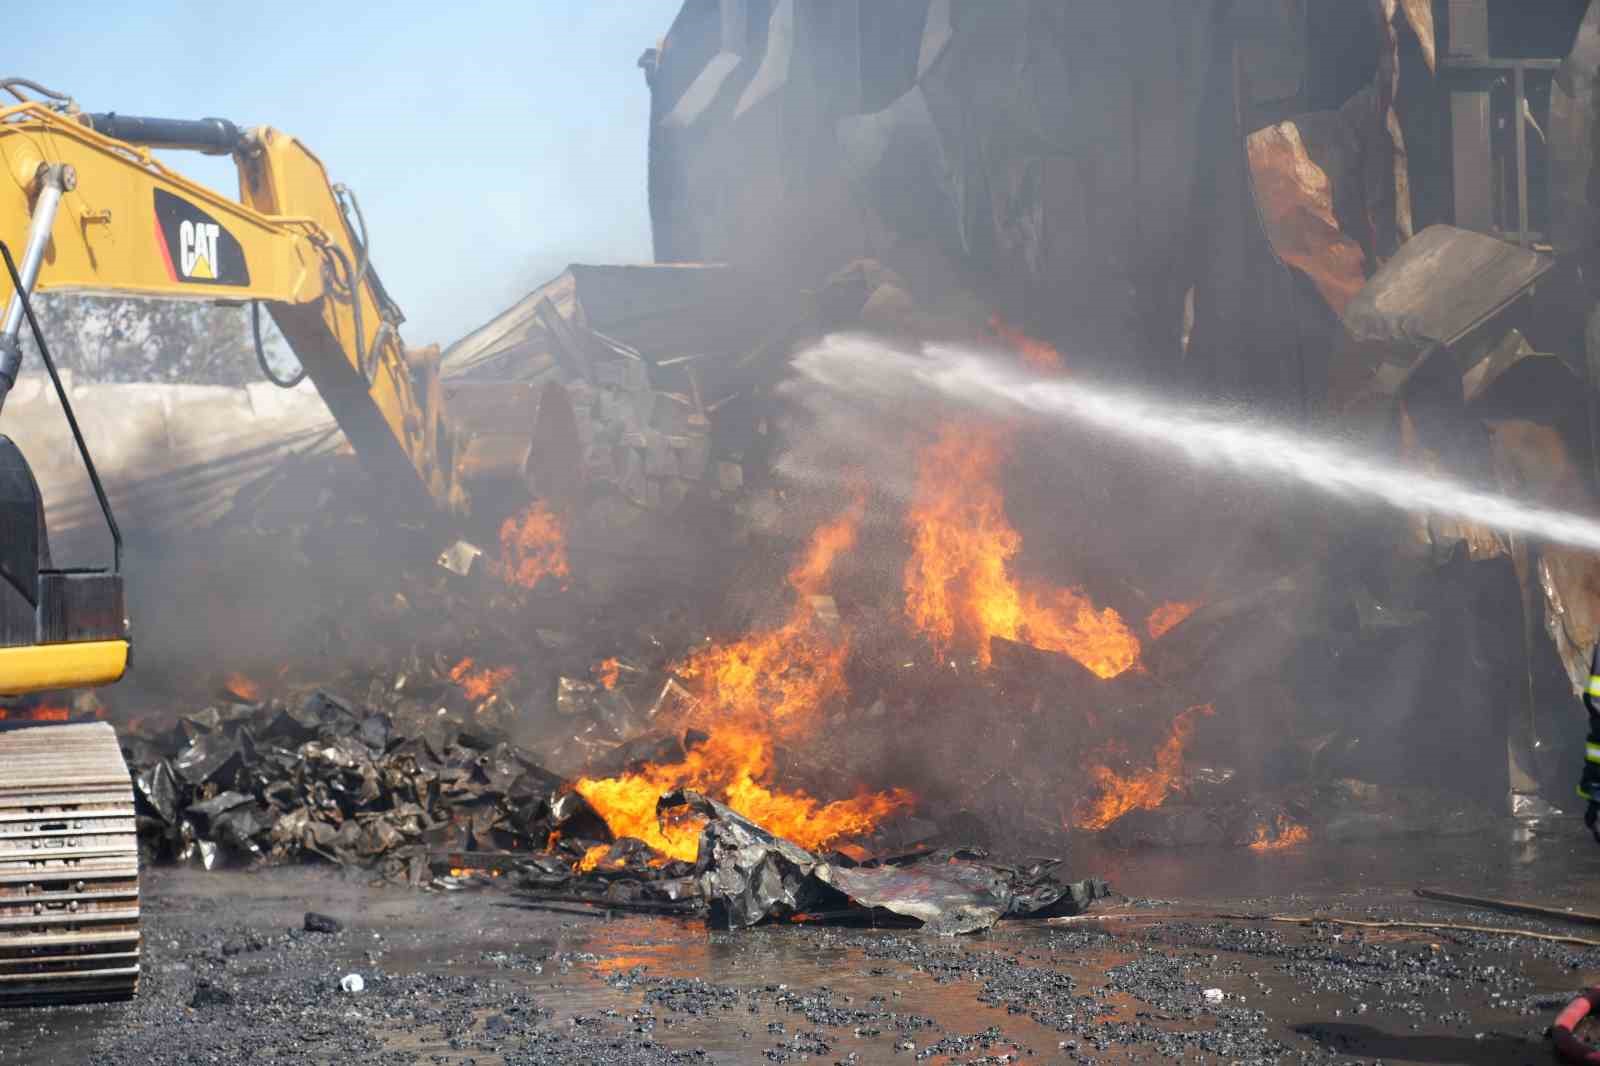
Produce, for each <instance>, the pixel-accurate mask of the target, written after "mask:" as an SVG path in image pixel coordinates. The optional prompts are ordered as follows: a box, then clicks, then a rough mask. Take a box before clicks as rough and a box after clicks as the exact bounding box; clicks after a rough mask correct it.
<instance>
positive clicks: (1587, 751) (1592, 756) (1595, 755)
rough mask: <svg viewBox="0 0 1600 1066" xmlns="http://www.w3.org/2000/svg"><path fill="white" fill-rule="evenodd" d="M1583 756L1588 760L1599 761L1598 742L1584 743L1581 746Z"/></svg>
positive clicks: (1599, 749)
mask: <svg viewBox="0 0 1600 1066" xmlns="http://www.w3.org/2000/svg"><path fill="white" fill-rule="evenodd" d="M1583 757H1584V759H1585V760H1587V761H1588V762H1600V744H1594V743H1589V744H1585V745H1584V746H1583Z"/></svg>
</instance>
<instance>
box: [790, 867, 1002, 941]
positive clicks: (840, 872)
mask: <svg viewBox="0 0 1600 1066" xmlns="http://www.w3.org/2000/svg"><path fill="white" fill-rule="evenodd" d="M815 873H816V877H817V879H818V880H820V881H822V882H823V883H824V884H828V885H832V886H833V887H834V888H837V889H838V890H839V891H840V892H843V893H844V894H845V895H846V896H849V897H850V899H851V900H852V901H854V902H856V903H858V904H860V905H862V906H864V907H881V908H883V909H884V910H886V911H890V912H892V913H894V914H899V915H903V916H904V917H907V918H915V919H917V920H918V921H920V922H922V923H923V927H924V928H926V929H927V930H928V931H929V932H931V933H938V934H940V935H941V936H957V935H960V934H962V933H975V932H977V931H979V930H981V929H987V928H989V927H990V926H991V925H993V924H994V923H995V922H998V921H999V920H1000V918H1001V917H1002V916H1003V915H1004V914H1005V913H1006V910H1007V909H1008V908H1009V907H1010V906H1011V887H1010V885H1008V884H1007V883H1006V880H1005V878H1004V877H1002V876H1001V875H1000V874H999V873H998V872H997V871H996V870H994V869H993V868H992V867H988V866H981V865H979V864H977V863H972V862H957V861H952V862H948V863H942V864H938V865H935V864H931V863H917V864H915V865H912V866H905V867H900V866H878V867H872V868H856V869H849V868H846V867H841V866H832V865H829V864H827V863H823V864H821V865H820V866H818V867H817V868H816V871H815Z"/></svg>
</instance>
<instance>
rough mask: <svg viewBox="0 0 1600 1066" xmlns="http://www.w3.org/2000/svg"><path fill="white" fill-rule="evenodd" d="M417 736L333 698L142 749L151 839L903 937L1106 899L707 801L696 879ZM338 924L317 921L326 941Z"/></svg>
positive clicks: (485, 758) (684, 797)
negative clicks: (921, 929)
mask: <svg viewBox="0 0 1600 1066" xmlns="http://www.w3.org/2000/svg"><path fill="white" fill-rule="evenodd" d="M407 725H409V726H410V728H406V727H405V726H404V725H397V724H396V722H395V721H394V720H393V718H391V717H390V716H389V715H388V714H386V713H383V712H372V711H363V710H360V709H357V708H354V707H352V706H351V705H349V704H347V703H345V702H344V701H342V700H339V699H337V698H335V697H333V696H330V695H328V694H327V693H324V692H320V691H319V692H316V693H313V694H312V695H311V696H310V697H308V698H307V699H306V700H305V701H304V702H303V703H302V704H300V705H299V706H296V707H289V706H286V705H284V704H282V703H277V702H269V703H264V704H257V705H247V704H234V705H230V706H228V707H226V708H216V707H213V708H208V709H207V710H206V711H204V712H202V713H199V714H194V715H189V716H186V717H184V718H182V719H181V720H180V721H179V723H178V725H177V726H176V727H174V728H172V729H169V730H166V731H162V732H157V733H154V734H148V733H145V732H142V731H139V732H134V733H132V734H131V735H129V736H127V737H126V738H125V743H126V745H127V751H128V753H129V754H130V755H131V756H132V759H133V763H134V766H135V774H134V776H135V785H136V796H137V803H138V824H139V829H140V833H141V839H142V841H143V843H144V844H145V846H146V847H147V848H148V849H150V851H151V852H153V854H154V856H155V857H157V858H160V859H167V860H175V861H182V862H194V863H197V864H199V865H202V866H204V867H205V868H207V869H212V868H216V867H218V866H222V865H226V864H237V863H253V862H288V861H296V860H303V859H309V858H319V859H322V860H326V861H328V862H332V863H336V864H341V865H346V866H351V867H359V868H363V869H372V870H374V871H376V872H377V873H378V874H379V875H380V876H382V877H385V878H388V879H394V880H404V881H407V882H409V883H411V884H413V885H418V886H421V885H429V884H436V885H439V886H443V887H458V886H459V885H460V884H461V883H462V882H463V881H464V880H465V879H470V878H474V877H476V876H479V875H488V876H490V877H500V876H503V875H511V876H508V877H507V881H508V882H511V883H513V884H514V885H516V886H517V887H518V888H519V889H520V890H522V891H523V892H524V893H525V894H526V895H528V896H529V898H532V899H534V900H537V901H544V902H573V903H591V904H599V905H603V906H606V907H611V908H617V907H631V908H633V909H640V910H646V911H650V910H656V911H665V912H667V913H699V912H702V911H704V912H706V913H707V914H708V917H709V919H710V920H711V921H713V922H714V923H718V924H722V925H726V926H729V927H742V926H748V925H754V924H756V923H758V922H762V921H767V920H792V921H807V920H811V921H822V920H851V921H877V920H890V919H889V916H894V915H898V916H900V917H901V918H905V919H912V920H916V921H920V922H922V923H924V924H925V925H926V926H927V927H928V928H929V929H930V930H932V931H935V932H939V933H943V934H952V935H953V934H958V933H966V932H972V931H976V930H979V929H983V928H987V927H988V926H989V925H992V924H993V923H994V922H996V921H998V920H1000V919H1002V918H1043V917H1050V916H1054V915H1060V914H1076V913H1079V912H1080V911H1081V910H1083V909H1084V908H1085V907H1087V906H1088V905H1089V904H1090V903H1092V902H1093V901H1094V900H1096V899H1099V898H1102V897H1104V896H1105V895H1106V894H1107V891H1108V889H1107V887H1106V885H1105V884H1104V882H1099V881H1094V880H1088V881H1078V882H1070V883H1069V882H1066V881H1063V880H1061V879H1060V878H1059V876H1058V871H1059V866H1060V864H1059V863H1058V862H1047V863H1034V864H1032V865H1030V866H1027V867H1013V866H1007V865H1003V864H997V863H990V862H988V861H986V853H985V852H983V851H982V850H981V849H976V848H949V849H943V850H933V849H926V848H924V849H920V850H917V851H913V852H911V853H908V854H903V855H898V856H890V857H885V858H882V859H880V860H875V861H868V862H861V863H858V862H856V861H855V860H853V859H851V858H850V857H849V856H847V855H844V854H842V853H837V852H830V853H825V854H822V855H819V854H816V853H813V852H811V851H807V850H806V849H804V848H801V847H799V846H797V845H795V844H793V843H791V842H789V841H787V840H784V839H783V838H781V837H778V836H776V835H774V834H772V833H770V832H768V831H767V830H765V829H763V828H762V827H761V826H759V825H757V824H756V823H754V822H752V821H750V820H749V819H747V818H745V817H743V816H742V815H739V814H737V813H736V812H734V811H733V810H731V809H730V808H728V807H727V806H725V805H723V804H721V803H718V802H717V801H715V800H712V799H708V798H706V797H704V796H702V795H700V794H699V793H697V792H694V791H692V790H680V791H678V792H674V793H670V794H668V795H665V796H663V797H661V798H660V800H659V802H658V810H659V816H660V817H662V818H663V819H666V818H670V817H672V816H673V814H674V813H676V812H679V811H680V810H686V811H688V812H692V813H694V814H696V815H698V816H699V820H700V821H703V823H704V825H703V828H702V829H701V831H700V841H699V846H698V851H697V855H696V859H695V862H694V863H693V864H691V863H688V862H684V861H678V860H672V859H670V858H669V857H667V856H665V855H662V854H661V853H659V852H657V851H655V850H654V849H652V848H650V847H649V846H648V845H647V844H645V843H644V842H643V841H641V840H638V839H634V838H628V837H623V838H614V837H613V836H612V834H611V832H610V830H609V829H608V827H607V826H606V824H605V822H604V821H603V820H602V819H600V818H599V817H598V816H597V815H596V813H595V812H594V810H593V809H592V808H590V807H589V806H588V805H587V804H586V803H585V802H584V800H583V798H582V797H581V796H579V795H578V794H577V793H575V792H573V791H571V790H570V789H568V788H567V787H565V786H564V785H563V782H562V780H561V779H560V778H559V777H557V776H556V775H554V774H551V773H549V772H548V771H546V770H544V769H543V768H541V767H540V766H539V765H538V764H537V763H536V762H535V761H534V759H533V757H532V756H531V754H530V753H529V752H527V751H526V750H524V749H522V748H519V747H517V746H515V745H512V744H510V743H508V742H506V741H505V740H503V739H496V738H495V737H494V736H493V735H492V734H491V732H490V731H484V730H474V729H473V727H472V725H471V724H470V723H463V722H461V721H458V720H455V719H452V718H449V717H448V716H444V717H436V718H435V719H434V720H431V721H426V722H411V723H408V724H407ZM327 921H328V920H327V919H324V918H322V916H320V915H314V914H307V915H306V928H307V929H312V928H314V927H315V928H318V929H320V928H322V926H323V925H325V924H326V922H327Z"/></svg>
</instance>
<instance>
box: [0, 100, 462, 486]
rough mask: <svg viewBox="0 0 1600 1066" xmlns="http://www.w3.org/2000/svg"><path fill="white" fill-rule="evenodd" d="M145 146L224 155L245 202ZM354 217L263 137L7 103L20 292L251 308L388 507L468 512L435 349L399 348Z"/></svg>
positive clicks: (10, 304) (307, 165)
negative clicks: (289, 355) (295, 364)
mask: <svg viewBox="0 0 1600 1066" xmlns="http://www.w3.org/2000/svg"><path fill="white" fill-rule="evenodd" d="M152 148H169V149H189V150H197V151H202V152H206V153H209V154H228V155H231V156H232V157H233V159H234V161H235V163H236V164H237V166H238V170H239V199H238V200H237V201H235V200H231V199H229V198H227V197H225V196H222V195H220V194H218V193H216V192H214V191H212V190H210V189H208V188H206V187H205V186H203V185H200V184H198V183H196V182H194V181H191V180H189V179H188V178H186V177H184V176H183V175H181V174H179V173H177V172H175V171H173V170H171V169H169V168H168V167H166V166H164V165H163V164H162V163H161V162H160V161H158V160H157V159H155V158H154V157H153V156H152V155H151V151H150V149H152ZM351 216H353V217H354V222H352V217H351ZM359 219H360V215H359V208H358V207H356V205H355V201H354V197H353V196H352V195H351V194H350V193H349V192H348V191H347V190H345V189H343V188H342V187H340V186H336V185H334V184H333V183H332V182H331V181H330V180H329V179H328V175H327V173H326V171H325V170H324V168H323V166H322V163H321V161H320V160H318V159H317V157H316V156H315V155H313V154H312V153H311V152H310V150H308V149H307V148H306V147H305V146H304V145H303V144H301V143H300V142H299V141H297V140H295V139H294V138H293V137H289V136H287V135H285V134H283V133H280V132H278V131H276V130H273V129H269V128H265V127H261V128H257V129H252V130H245V131H241V130H239V129H238V128H237V127H235V126H234V125H233V124H232V123H229V122H225V121H223V120H219V119H204V120H200V121H193V122H190V121H178V120H166V119H141V118H130V117H127V116H121V115H115V114H88V113H85V112H81V111H78V110H77V109H76V108H75V107H72V106H70V105H68V104H61V103H46V102H41V101H33V100H30V101H26V102H22V103H19V104H17V105H16V106H12V107H8V108H0V241H4V242H5V243H6V245H7V246H8V247H10V248H12V249H23V250H24V251H23V254H22V271H21V273H22V281H23V284H24V286H31V287H32V288H34V289H35V290H38V291H50V290H57V291H77V292H91V293H107V294H116V295H135V296H156V297H172V298H179V299H198V300H208V301H221V302H238V303H244V302H248V301H259V302H260V303H261V304H263V305H265V307H266V308H267V310H268V312H269V313H270V314H271V315H272V318H273V320H274V322H275V323H276V324H277V326H278V329H279V330H280V332H282V334H283V336H284V338H285V339H286V340H287V341H288V343H289V346H290V347H291V348H292V349H293V351H294V353H295V355H296V356H297V357H298V358H299V360H300V364H301V366H302V367H304V368H305V372H306V374H307V375H308V376H309V377H310V378H311V380H312V382H313V383H314V384H315V385H316V387H317V389H318V391H319V392H320V393H321V395H322V397H323V399H324V400H325V401H326V402H327V404H328V408H329V409H330V410H331V411H332V413H333V415H334V417H335V419H336V420H337V421H338V423H339V425H340V428H341V429H343V430H344V433H345V435H346V437H347V438H348V439H349V440H350V442H351V444H352V446H353V447H354V448H355V449H356V451H357V453H358V454H359V455H360V456H361V458H362V460H363V462H364V463H365V465H366V466H367V468H368V469H369V471H370V472H371V474H372V475H373V476H374V477H375V478H376V479H377V480H378V482H379V484H380V487H381V489H382V496H383V497H384V498H385V499H386V500H387V501H389V502H390V503H391V504H393V505H394V506H395V508H396V510H397V512H399V513H404V514H407V515H410V516H417V515H424V514H429V513H434V514H445V515H449V514H456V515H461V514H464V513H465V512H466V510H467V498H466V493H465V490H464V489H463V488H462V486H461V484H460V483H459V480H458V478H457V477H456V474H455V470H456V463H455V451H456V438H455V435H454V434H453V432H452V431H451V429H450V426H449V424H448V423H447V421H446V418H445V412H444V410H443V406H444V405H443V402H442V395H443V394H442V390H441V388H440V385H439V375H438V354H437V349H425V350H422V351H412V350H408V349H407V348H406V347H405V345H404V343H403V342H402V341H401V338H400V335H399V332H398V329H399V326H400V324H401V322H402V321H403V318H402V316H401V314H400V311H399V309H398V308H397V307H396V306H395V305H394V303H393V301H392V300H390V299H389V297H388V295H387V294H386V293H385V292H384V290H383V286H382V284H381V283H380V281H379V280H378V276H377V273H376V272H375V271H374V269H373V267H372V264H371V262H370V259H369V257H368V254H367V242H366V239H365V234H364V233H363V232H359V230H360V229H363V228H364V227H362V226H361V223H360V220H359ZM11 290H12V286H11V283H10V281H9V279H7V278H3V277H0V300H3V301H4V302H5V306H6V307H7V312H6V317H5V318H4V320H0V403H3V393H4V391H6V390H9V388H10V385H11V383H12V381H13V380H14V379H15V375H16V373H17V367H18V362H19V355H20V349H19V347H18V335H19V330H20V326H21V324H22V323H21V317H22V316H21V313H20V305H19V302H18V301H17V299H16V298H15V294H14V293H13V292H12V291H11Z"/></svg>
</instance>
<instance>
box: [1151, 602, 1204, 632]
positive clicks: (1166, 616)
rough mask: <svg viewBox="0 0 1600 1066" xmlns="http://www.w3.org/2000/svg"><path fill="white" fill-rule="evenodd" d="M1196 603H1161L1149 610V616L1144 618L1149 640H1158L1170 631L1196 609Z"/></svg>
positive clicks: (1197, 607)
mask: <svg viewBox="0 0 1600 1066" xmlns="http://www.w3.org/2000/svg"><path fill="white" fill-rule="evenodd" d="M1199 607H1200V605H1199V604H1198V603H1177V602H1173V603H1163V604H1162V605H1161V606H1160V607H1157V608H1156V609H1155V610H1153V611H1151V612H1150V617H1149V618H1147V619H1146V620H1145V623H1144V628H1145V630H1146V631H1147V632H1148V633H1149V634H1150V639H1151V640H1160V639H1161V638H1162V637H1164V636H1166V635H1167V634H1168V633H1170V632H1171V631H1172V628H1173V627H1174V626H1176V625H1177V624H1178V623H1179V622H1181V621H1183V620H1184V619H1185V618H1188V617H1189V616H1190V615H1191V614H1194V612H1195V611H1196V610H1198V609H1199Z"/></svg>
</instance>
